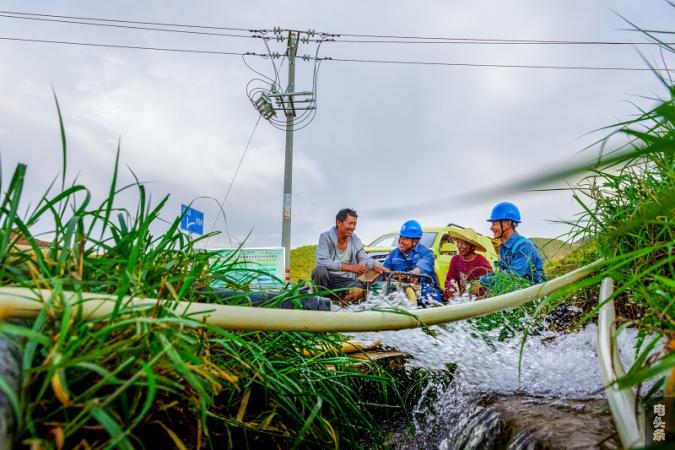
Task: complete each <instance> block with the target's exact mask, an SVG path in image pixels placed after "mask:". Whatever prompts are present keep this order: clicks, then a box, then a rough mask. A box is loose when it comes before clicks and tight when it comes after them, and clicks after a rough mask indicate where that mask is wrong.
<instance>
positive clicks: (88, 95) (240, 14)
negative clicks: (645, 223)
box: [0, 0, 675, 247]
mask: <svg viewBox="0 0 675 450" xmlns="http://www.w3.org/2000/svg"><path fill="white" fill-rule="evenodd" d="M0 9H2V10H3V11H4V12H2V13H0V15H5V16H6V15H8V12H29V13H40V14H52V15H62V16H78V17H92V18H108V19H123V20H131V21H143V22H162V23H173V24H193V25H204V26H215V27H234V28H245V29H260V28H266V29H270V28H273V27H282V28H294V29H301V30H308V29H313V30H316V31H323V32H330V33H341V34H374V35H405V36H436V37H454V38H481V39H482V38H497V39H526V40H573V41H619V42H635V43H638V42H644V41H645V39H644V38H643V37H642V35H640V34H639V33H636V32H634V31H630V30H628V28H630V26H629V25H628V24H627V23H626V22H625V21H624V20H623V19H622V18H621V17H619V14H620V15H622V16H624V17H626V18H628V19H630V20H631V21H632V22H634V23H635V24H637V25H639V26H642V27H645V28H650V29H659V30H671V31H672V30H673V26H672V25H673V23H675V8H673V7H671V6H669V5H668V4H667V3H666V2H665V1H662V0H642V1H590V0H583V1H543V0H530V1H510V2H497V1H492V2H488V1H472V2H466V1H416V2H411V1H378V2H375V1H369V2H367V1H344V0H343V1H340V2H331V3H328V2H317V1H302V2H301V1H298V2H284V1H274V2H261V1H247V2H223V1H218V2H216V1H193V2H185V1H166V0H164V1H151V0H146V1H143V2H138V1H108V2H101V1H99V2H95V1H89V0H88V1H49V2H46V1H41V2H40V1H26V0H22V1H0ZM10 15H11V14H10ZM0 21H1V24H2V26H1V29H2V31H1V32H0V37H3V38H26V39H41V40H58V41H70V42H82V43H84V42H87V43H96V44H114V45H129V46H144V47H158V48H159V47H161V48H180V49H198V50H212V51H220V52H246V51H250V52H257V53H265V52H266V49H265V46H264V44H263V43H262V41H261V40H260V39H251V38H235V37H225V36H204V35H190V34H184V33H183V34H181V33H169V32H156V31H148V30H133V29H122V28H113V27H100V26H85V25H77V24H69V23H54V22H47V21H36V20H21V19H17V18H10V17H0ZM216 31H217V30H216ZM220 32H221V33H222V32H223V31H220ZM238 34H242V33H238ZM243 34H247V33H243ZM342 39H343V40H344V39H347V37H344V36H343V37H342ZM352 39H355V38H352ZM270 46H271V49H272V51H273V52H274V51H278V52H283V51H284V49H285V43H283V42H276V41H273V42H270ZM638 50H639V51H640V52H642V54H643V56H644V57H645V58H646V59H647V60H649V61H652V62H653V63H654V64H657V65H658V66H660V67H663V62H661V56H660V55H659V52H658V48H657V47H655V46H644V45H643V46H639V47H636V46H632V45H616V46H607V45H604V46H603V45H470V44H456V43H455V44H448V43H426V44H375V43H356V42H351V43H347V42H341V43H340V42H328V43H324V44H323V45H322V46H321V49H320V53H319V56H323V57H333V58H345V59H350V58H351V59H381V60H399V61H402V60H405V61H434V62H447V63H474V64H500V65H556V66H603V67H610V66H611V67H633V68H646V67H647V65H646V63H645V62H644V61H643V60H642V58H641V56H640V55H639V53H638ZM315 51H316V44H315V43H308V44H305V43H303V44H301V46H300V50H299V52H298V53H299V54H300V55H303V54H312V55H313V54H314V52H315ZM665 58H666V63H667V64H668V65H669V66H670V67H674V66H675V65H674V64H673V62H674V61H673V58H672V56H670V55H666V56H665ZM0 60H1V61H2V64H0V89H1V92H2V100H1V101H0V153H1V156H2V172H3V176H4V177H8V176H9V175H10V174H11V172H12V171H13V170H14V167H15V166H16V164H17V163H19V162H23V163H27V164H28V183H27V188H26V192H25V199H24V206H26V205H27V204H28V202H31V201H32V202H35V200H36V199H37V198H39V195H41V194H42V192H43V191H44V190H45V189H46V187H47V185H48V184H49V182H50V181H51V180H52V178H53V177H54V176H56V175H57V174H58V173H59V171H60V167H61V149H60V139H59V134H58V133H59V131H58V121H57V114H56V108H55V105H54V100H53V96H52V87H53V89H54V91H55V92H56V94H57V96H58V99H59V102H60V105H61V110H62V113H63V117H64V121H65V127H66V133H67V137H68V158H69V166H68V177H69V179H71V180H72V179H73V178H74V177H76V176H78V177H79V178H78V180H79V181H80V182H82V183H84V184H86V185H87V186H88V187H89V188H90V189H91V191H92V194H93V195H94V198H96V199H99V200H100V199H101V198H103V196H104V195H105V193H106V190H107V187H108V183H109V180H110V177H111V175H112V167H113V161H114V156H115V151H116V148H117V143H118V140H120V141H121V156H120V160H121V164H122V167H123V176H122V178H123V181H126V182H128V181H130V180H132V175H131V173H130V172H129V171H128V170H127V168H126V167H127V166H128V167H129V168H131V170H133V172H134V173H135V174H136V176H138V178H139V179H140V180H142V181H143V182H147V183H149V184H148V188H149V190H150V191H151V193H152V198H153V201H155V202H157V201H159V199H160V198H161V197H162V196H164V195H166V194H171V198H170V200H169V202H168V205H167V207H166V208H165V210H164V213H163V217H164V218H165V219H172V218H173V217H175V216H176V215H178V214H179V212H180V204H181V203H188V202H190V201H192V200H193V199H197V200H194V206H195V207H196V208H197V209H200V210H203V211H204V212H205V216H206V217H205V223H206V228H207V230H209V229H211V227H212V224H213V223H214V220H215V219H216V217H217V214H218V207H217V204H216V201H214V200H208V199H204V198H202V197H211V198H216V199H218V200H220V201H222V199H223V198H224V196H225V193H226V192H227V190H228V187H229V184H230V181H231V179H232V177H233V174H234V171H235V169H236V167H237V164H238V162H239V160H240V158H241V157H242V152H243V151H244V148H245V146H246V143H247V141H248V139H249V137H250V136H251V132H252V130H253V127H254V125H255V123H256V120H257V118H258V113H257V112H256V111H255V110H254V108H253V107H252V106H251V104H250V103H249V101H248V98H247V96H246V84H247V83H248V81H249V80H250V79H252V78H255V77H256V76H257V75H256V74H255V73H254V72H252V71H251V70H250V69H249V68H247V67H246V66H245V65H244V63H243V61H242V58H241V57H239V56H226V55H215V54H212V55H206V54H189V53H176V52H160V51H147V50H132V49H120V48H102V47H93V46H92V47H87V46H81V45H57V44H45V43H29V42H19V41H11V40H0ZM247 61H248V62H249V63H250V64H251V66H253V68H254V69H256V70H258V71H259V72H261V73H262V74H264V75H266V76H269V77H274V71H273V68H272V64H271V62H270V60H269V59H262V58H257V57H248V58H247ZM276 62H277V63H279V60H277V61H276ZM285 68H286V65H284V66H283V68H282V70H281V80H282V84H283V85H284V86H285V83H286V81H285V80H286V74H285ZM313 68H314V63H313V62H311V61H309V62H305V61H298V64H297V84H296V90H309V89H311V74H312V71H313ZM317 79H318V83H317V100H318V110H317V114H316V116H315V119H314V121H313V122H312V123H311V124H310V125H309V126H307V127H306V128H304V129H303V130H301V131H298V132H296V134H295V153H294V156H295V157H294V178H293V180H294V184H293V224H292V230H293V233H292V246H293V247H295V246H299V245H303V244H312V243H315V242H316V241H317V239H318V235H319V233H320V232H322V231H324V230H325V229H327V228H328V227H330V226H331V225H333V224H334V216H335V213H336V211H337V210H338V209H340V208H343V207H352V208H355V209H356V210H357V211H359V214H360V216H359V225H358V228H357V234H358V235H359V236H360V237H361V238H362V239H363V240H365V241H370V240H372V239H373V238H375V237H377V236H378V235H379V234H381V233H383V232H386V231H389V230H391V229H395V228H398V227H399V226H400V223H402V222H403V221H405V220H407V219H410V218H416V219H418V220H420V222H422V224H423V225H443V224H446V223H448V222H454V223H459V224H463V225H465V226H472V227H475V228H476V229H477V230H478V231H480V232H483V233H487V232H488V225H487V224H486V222H485V218H486V217H487V215H488V214H489V211H490V208H491V207H492V204H493V203H494V202H495V201H500V200H510V201H513V202H515V203H517V204H518V205H519V206H520V207H521V211H522V214H523V216H524V218H523V224H522V227H521V230H522V233H523V234H525V235H529V236H550V237H552V236H556V235H558V234H560V233H562V232H564V231H565V230H566V228H565V227H564V226H563V225H561V224H556V223H554V222H552V221H555V220H558V219H570V218H571V217H572V216H573V214H574V212H575V211H576V208H575V206H574V204H573V203H572V201H571V196H570V195H569V193H566V192H557V193H550V192H548V193H541V192H540V193H534V192H516V193H513V194H511V193H508V194H504V195H503V196H500V195H499V191H498V192H497V195H495V196H493V197H491V198H481V199H479V200H474V201H472V202H448V201H447V197H449V196H452V195H457V194H462V193H466V192H471V191H476V190H481V189H485V188H488V187H490V186H500V185H503V184H505V183H508V182H513V181H519V180H522V179H525V178H527V177H530V176H534V175H537V174H540V173H542V172H543V171H546V170H550V169H552V168H556V167H563V166H565V165H567V164H571V163H572V162H574V161H577V160H578V159H579V158H582V157H586V156H585V155H588V156H590V154H588V153H587V154H584V153H579V152H580V150H582V149H583V148H585V147H586V146H587V145H589V144H591V143H592V142H594V141H595V140H597V139H599V138H600V137H602V135H603V134H602V133H595V134H589V133H590V132H592V131H593V130H596V129H598V128H601V127H603V126H606V125H609V124H612V123H615V122H617V121H622V120H626V119H629V118H630V117H632V116H633V115H634V114H636V112H637V110H636V108H635V106H634V105H632V104H631V103H637V104H638V105H640V106H642V107H649V106H652V105H653V104H654V103H653V101H652V100H650V99H649V97H655V96H663V95H665V90H664V88H663V87H662V85H660V83H659V82H658V80H657V78H656V77H655V76H654V75H653V74H652V73H650V72H648V71H634V72H631V71H602V70H553V69H523V68H490V67H462V66H452V67H450V66H430V65H403V64H366V63H350V62H338V61H326V62H324V63H322V65H321V66H320V71H319V73H318V77H317ZM284 142H285V138H284V132H283V131H280V130H277V129H275V128H273V127H272V126H271V125H270V124H269V123H267V122H266V121H264V120H262V121H261V122H260V124H259V126H258V127H257V129H256V131H255V133H254V135H253V138H252V143H251V145H250V148H249V150H248V152H247V154H246V157H245V158H244V160H243V163H242V165H241V169H240V171H239V173H238V175H237V178H236V181H235V183H234V186H233V187H232V189H231V192H230V195H229V198H228V199H227V202H226V203H225V211H226V213H227V218H228V226H227V232H225V233H223V235H222V236H221V237H219V238H214V239H212V240H211V241H210V243H209V246H227V245H230V244H231V243H235V244H236V241H237V240H238V239H241V238H243V237H244V236H246V235H247V234H248V233H249V231H251V230H252V234H251V236H250V238H249V241H248V244H249V245H251V246H261V245H265V246H267V245H279V244H280V240H281V237H280V235H281V213H282V188H283V161H284V159H283V158H284ZM444 198H445V199H446V200H445V201H444V200H443V199H444ZM434 199H439V201H438V202H437V205H436V206H435V207H433V208H429V207H428V206H425V207H420V206H418V205H420V204H421V203H425V204H428V203H429V202H430V201H433V200H434ZM120 200H121V201H122V203H124V202H129V203H127V204H125V205H123V206H127V207H130V208H131V207H133V205H134V204H135V203H131V201H132V197H131V196H123V197H122V198H121V199H120ZM383 208H384V209H386V210H387V211H383ZM392 208H394V209H393V211H392ZM385 212H386V213H385ZM215 228H216V229H219V230H223V231H225V223H224V221H223V220H222V218H221V219H219V220H218V221H217V223H216V226H215ZM157 231H161V230H159V229H158V230H157ZM230 238H231V239H232V241H230Z"/></svg>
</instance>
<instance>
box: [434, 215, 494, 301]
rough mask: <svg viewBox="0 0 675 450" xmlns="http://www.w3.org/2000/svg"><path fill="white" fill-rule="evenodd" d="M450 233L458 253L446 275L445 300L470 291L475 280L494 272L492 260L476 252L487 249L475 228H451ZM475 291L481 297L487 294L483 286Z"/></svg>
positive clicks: (451, 261)
mask: <svg viewBox="0 0 675 450" xmlns="http://www.w3.org/2000/svg"><path fill="white" fill-rule="evenodd" d="M448 234H449V235H450V237H452V238H453V240H454V241H455V245H457V253H458V254H457V255H455V256H453V257H452V259H451V260H450V268H449V269H448V275H447V276H446V277H445V291H444V292H443V298H444V299H445V300H449V299H451V298H452V297H454V296H456V295H461V294H464V293H465V292H469V290H470V289H471V282H472V281H473V280H478V279H479V278H480V277H482V276H483V275H487V274H489V273H492V265H491V264H490V262H489V261H488V260H487V259H486V258H485V257H484V256H483V255H479V254H478V253H476V251H479V252H485V251H486V250H485V247H483V246H482V245H481V244H480V243H479V242H478V234H477V233H476V231H474V230H473V228H464V229H457V230H450V231H449V232H448ZM473 293H474V294H475V295H478V296H479V297H482V296H484V295H485V291H484V290H483V289H482V288H478V289H477V290H475V291H474V292H473Z"/></svg>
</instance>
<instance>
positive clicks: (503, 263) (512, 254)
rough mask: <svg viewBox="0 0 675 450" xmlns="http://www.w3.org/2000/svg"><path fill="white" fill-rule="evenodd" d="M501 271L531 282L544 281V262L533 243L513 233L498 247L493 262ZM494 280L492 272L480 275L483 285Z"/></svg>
mask: <svg viewBox="0 0 675 450" xmlns="http://www.w3.org/2000/svg"><path fill="white" fill-rule="evenodd" d="M495 265H496V267H497V269H499V270H501V271H502V272H507V273H512V274H514V275H518V276H520V277H522V278H524V279H526V280H528V281H530V282H531V283H533V284H538V283H543V282H544V281H546V275H545V274H544V262H543V260H542V257H541V254H540V253H539V250H538V249H537V246H536V245H534V243H533V242H532V241H531V240H529V239H527V238H526V237H523V236H521V235H520V234H518V233H513V235H511V237H510V238H509V239H508V240H507V241H506V242H504V243H502V245H501V247H500V248H499V261H497V263H496V264H495ZM493 280H494V274H489V275H485V276H484V277H481V279H480V282H481V284H483V285H488V286H489V285H490V284H492V282H493Z"/></svg>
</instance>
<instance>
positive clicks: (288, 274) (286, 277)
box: [284, 269, 291, 281]
mask: <svg viewBox="0 0 675 450" xmlns="http://www.w3.org/2000/svg"><path fill="white" fill-rule="evenodd" d="M284 281H291V269H286V276H285V277H284Z"/></svg>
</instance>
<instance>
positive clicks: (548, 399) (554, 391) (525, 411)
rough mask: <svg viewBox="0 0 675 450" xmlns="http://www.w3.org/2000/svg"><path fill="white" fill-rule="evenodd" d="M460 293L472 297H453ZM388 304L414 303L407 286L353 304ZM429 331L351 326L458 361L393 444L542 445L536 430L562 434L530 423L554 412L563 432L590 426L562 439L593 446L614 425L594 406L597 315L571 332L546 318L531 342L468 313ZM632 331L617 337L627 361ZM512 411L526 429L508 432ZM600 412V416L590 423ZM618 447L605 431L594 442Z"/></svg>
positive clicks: (413, 358) (421, 355)
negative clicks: (503, 334)
mask: <svg viewBox="0 0 675 450" xmlns="http://www.w3.org/2000/svg"><path fill="white" fill-rule="evenodd" d="M461 301H471V299H469V298H459V299H455V302H461ZM383 307H389V308H390V307H399V308H405V309H411V308H412V305H411V304H410V302H409V301H408V300H407V299H406V298H405V296H404V295H403V294H401V293H395V294H390V295H389V296H386V297H384V296H380V295H374V294H371V295H369V297H368V298H367V300H366V301H365V302H364V303H362V304H360V305H354V306H350V307H349V308H348V309H350V310H366V309H372V308H383ZM575 312H578V311H573V310H570V313H575ZM431 330H432V331H433V332H434V333H433V334H435V336H432V335H429V334H427V333H425V332H424V331H423V330H421V329H410V330H400V331H383V332H372V333H355V334H353V336H354V338H355V339H357V340H359V341H362V342H365V343H368V342H372V341H375V340H380V341H381V343H382V346H383V347H391V348H394V349H396V350H399V351H401V352H404V353H407V354H408V355H410V359H409V360H408V365H409V366H412V367H420V368H424V369H428V370H447V368H448V364H451V365H456V368H455V370H454V374H453V376H452V381H451V382H450V383H449V385H445V386H442V385H433V384H430V385H428V386H426V387H425V388H424V390H423V391H422V395H421V396H420V399H419V401H418V402H417V405H416V406H415V408H414V411H413V423H414V426H415V432H414V435H410V433H408V434H407V436H403V435H400V436H398V437H397V438H396V441H395V443H394V447H395V448H402V449H403V448H438V449H453V448H475V449H482V448H506V447H508V448H513V449H518V448H539V447H540V446H541V443H538V441H537V440H536V439H535V437H534V436H535V435H537V436H538V437H537V439H540V438H542V436H544V438H545V436H546V435H547V433H548V434H549V436H548V439H549V440H553V441H556V440H560V439H565V436H564V435H562V436H561V435H560V433H558V434H556V433H552V432H548V431H547V430H545V429H544V430H540V432H535V431H536V430H535V431H533V429H534V428H533V427H534V426H543V427H546V426H547V424H546V423H538V422H546V421H548V420H550V419H551V418H552V417H553V416H555V417H557V419H559V420H560V423H556V424H555V425H553V426H554V427H556V428H557V430H558V431H561V432H563V433H565V432H566V431H565V430H566V429H567V428H569V430H568V431H569V432H570V433H572V434H574V433H575V432H576V431H578V430H576V428H582V429H586V431H588V433H589V436H586V437H585V438H584V437H583V436H582V437H581V441H580V442H577V441H578V439H577V441H575V440H574V439H573V438H572V437H571V436H570V439H571V441H570V445H564V443H563V444H561V445H560V446H559V447H557V448H588V447H589V446H591V447H593V446H595V444H596V443H598V442H600V441H602V440H603V439H604V438H606V437H608V436H610V437H611V435H612V433H613V432H614V430H613V427H612V423H611V419H610V418H609V416H608V414H607V413H606V412H604V413H603V414H598V411H597V410H598V409H599V408H602V407H603V403H604V402H603V399H604V398H605V397H604V390H603V384H602V381H601V380H602V378H601V376H600V369H599V362H598V356H597V352H596V338H597V327H596V326H595V325H594V324H589V325H587V326H586V327H585V328H584V329H582V330H580V331H577V332H574V333H556V332H553V331H549V330H548V329H547V327H546V326H545V324H544V326H543V327H541V328H539V330H538V333H537V334H536V335H533V336H530V337H528V338H527V340H526V341H525V342H523V341H522V338H521V337H520V336H517V337H515V338H512V339H507V340H504V341H499V339H498V330H494V331H492V332H487V333H478V332H477V331H475V329H474V328H473V327H472V325H471V324H470V323H469V322H467V321H461V322H455V323H449V324H444V325H440V326H432V327H431ZM635 339H636V332H635V330H632V329H628V330H625V331H623V332H622V333H621V334H620V335H619V336H618V347H619V352H620V355H621V358H622V360H623V362H624V365H625V366H626V367H630V364H631V363H632V361H633V360H634V349H633V346H634V342H635ZM521 347H522V353H521ZM509 416H512V418H513V420H510V422H509V423H511V426H513V423H516V422H518V423H519V425H518V426H517V427H520V426H522V427H523V428H522V429H515V430H510V431H509V433H505V430H504V428H505V427H507V425H505V422H504V420H505V419H504V417H509ZM525 416H528V417H529V416H531V417H530V419H531V420H530V422H533V423H526V422H527V421H525V422H523V420H522V419H523V418H524V417H525ZM558 416H561V417H558ZM563 416H564V417H563ZM567 416H569V417H567ZM566 417H567V418H566ZM595 417H597V420H596V422H597V423H595V424H591V423H590V421H592V420H595ZM575 421H576V422H577V423H575ZM521 422H522V423H521ZM550 426H551V425H549V427H550ZM517 427H516V428H517ZM554 431H555V430H554ZM403 434H405V433H403ZM584 439H586V440H584ZM595 441H597V442H595ZM614 442H615V441H614ZM613 446H614V444H613V443H612V441H611V440H607V441H605V442H604V443H600V444H598V445H597V446H596V448H613Z"/></svg>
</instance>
